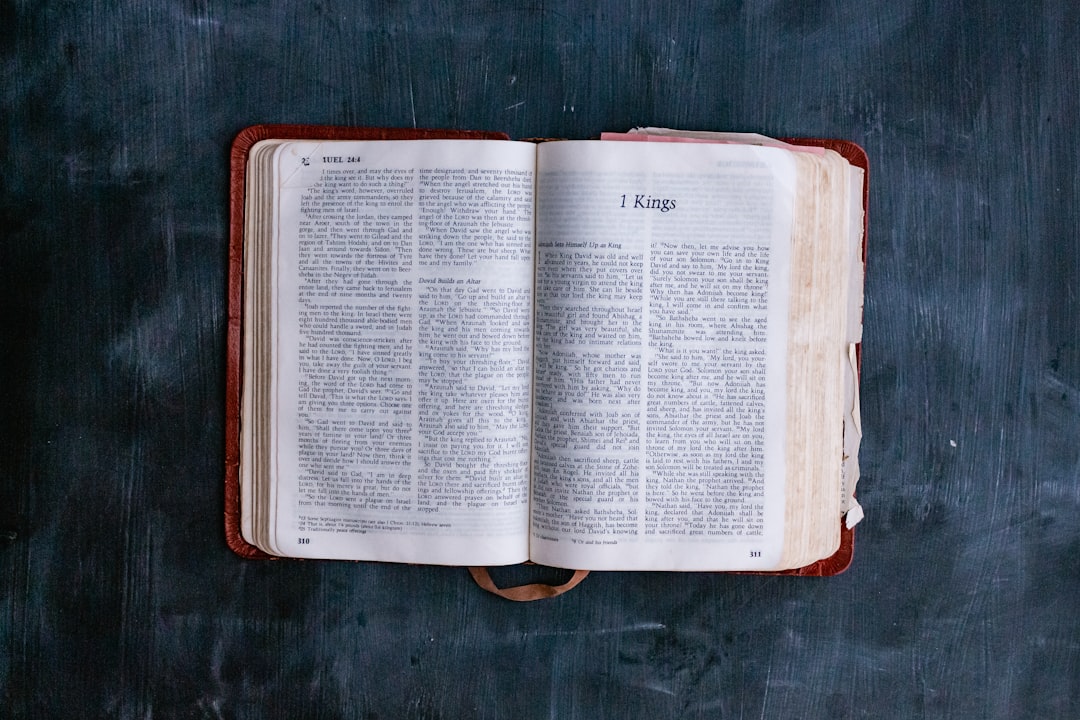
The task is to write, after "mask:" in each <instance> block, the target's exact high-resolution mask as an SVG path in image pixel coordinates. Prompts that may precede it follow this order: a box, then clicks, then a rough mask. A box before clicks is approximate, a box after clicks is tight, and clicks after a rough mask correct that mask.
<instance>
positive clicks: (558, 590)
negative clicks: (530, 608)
mask: <svg viewBox="0 0 1080 720" xmlns="http://www.w3.org/2000/svg"><path fill="white" fill-rule="evenodd" d="M469 574H470V575H472V578H473V580H475V581H476V584H477V585H479V586H480V587H482V588H484V589H485V590H487V591H488V592H489V593H492V594H494V595H498V596H499V597H501V598H506V599H507V600H513V601H515V602H529V601H530V600H542V599H543V598H552V597H555V596H556V595H562V594H563V593H564V592H566V591H567V590H570V589H572V588H574V587H575V586H576V585H577V584H578V583H579V582H581V581H582V580H584V579H585V576H586V575H588V574H589V571H588V570H575V571H574V576H573V577H571V578H570V579H569V580H567V581H566V582H565V583H563V584H562V585H545V584H544V583H529V584H528V585H516V586H514V587H508V588H500V587H498V586H496V585H495V581H494V580H492V579H491V574H490V573H488V569H487V568H486V567H470V568H469Z"/></svg>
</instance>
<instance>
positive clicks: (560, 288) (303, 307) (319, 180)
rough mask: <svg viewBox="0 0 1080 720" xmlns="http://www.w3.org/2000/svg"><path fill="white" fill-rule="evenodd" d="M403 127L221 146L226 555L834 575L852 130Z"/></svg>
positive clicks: (860, 156)
mask: <svg viewBox="0 0 1080 720" xmlns="http://www.w3.org/2000/svg"><path fill="white" fill-rule="evenodd" d="M410 134H412V133H410V132H409V131H396V132H395V131H379V130H374V131H373V130H357V129H354V130H345V129H336V128H311V127H307V128H305V127H296V126H257V127H254V128H249V129H248V130H246V131H245V132H244V133H241V135H240V136H239V137H238V138H237V140H236V142H235V143H234V148H233V198H232V201H233V215H232V231H233V238H232V248H231V272H230V276H231V281H230V343H229V345H230V361H229V378H228V393H229V403H230V408H229V425H228V428H227V429H228V433H229V438H228V447H227V456H228V457H227V462H228V467H227V474H226V524H227V533H228V537H229V542H230V545H231V546H232V547H233V549H234V550H236V551H237V552H238V553H240V554H242V555H245V556H260V555H262V553H266V554H269V555H276V556H289V557H307V558H338V559H353V560H377V561H389V562H407V563H430V564H448V565H503V564H513V563H520V562H523V561H526V560H532V561H535V562H538V563H542V564H546V565H551V566H556V567H566V568H579V569H592V570H605V569H616V570H744V571H780V570H795V569H798V568H803V569H804V572H805V573H807V574H830V573H833V572H837V571H839V570H842V569H843V568H844V567H846V566H847V564H848V562H849V561H850V556H851V532H850V525H852V524H854V522H856V521H857V518H858V517H861V510H860V509H859V508H858V506H857V504H855V501H854V498H853V488H854V483H855V481H856V479H857V477H858V466H857V450H858V438H859V435H860V432H861V431H860V428H859V420H858V368H857V360H856V346H857V343H858V342H859V340H860V333H861V313H862V272H863V249H862V248H863V234H864V227H865V225H864V207H865V197H866V185H865V175H864V170H865V167H866V158H865V154H864V153H863V152H862V151H861V149H859V148H858V147H857V146H855V145H854V144H852V143H845V142H836V141H805V142H807V143H808V144H807V145H806V146H799V145H792V144H786V143H781V142H777V141H771V140H768V139H766V138H761V137H760V136H731V135H725V134H713V133H676V132H673V131H661V130H652V129H647V130H639V131H635V132H634V133H631V134H627V135H613V136H608V135H605V136H604V139H601V140H598V141H597V140H591V141H557V142H541V143H534V142H512V141H508V140H505V139H481V137H482V136H481V135H480V134H477V133H442V134H443V135H450V136H454V139H432V138H434V137H436V136H438V135H440V133H424V134H421V135H420V136H421V137H424V138H427V139H416V140H407V139H400V138H401V137H403V136H407V135H410ZM459 136H464V137H465V139H461V137H459ZM343 137H344V138H365V137H367V138H386V139H340V138H343ZM495 137H499V136H495ZM335 138H337V139H335ZM628 140H634V141H635V142H628ZM792 142H796V143H797V142H800V141H792ZM828 147H836V148H837V149H839V150H840V152H835V151H833V150H831V149H827V148H828ZM845 514H846V522H845ZM807 568H809V570H807Z"/></svg>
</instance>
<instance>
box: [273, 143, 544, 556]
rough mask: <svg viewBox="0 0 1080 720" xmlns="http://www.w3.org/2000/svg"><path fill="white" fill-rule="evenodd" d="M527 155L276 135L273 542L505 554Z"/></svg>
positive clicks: (523, 309) (517, 432)
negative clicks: (280, 142) (288, 139)
mask: <svg viewBox="0 0 1080 720" xmlns="http://www.w3.org/2000/svg"><path fill="white" fill-rule="evenodd" d="M534 157H535V149H534V146H533V145H531V144H527V143H509V142H483V141H417V142H337V143H311V142H293V143H289V144H287V145H284V146H282V148H281V149H280V150H279V154H278V170H277V176H278V177H279V178H283V180H282V182H281V186H280V203H279V207H280V208H281V210H280V215H279V228H278V232H277V234H276V237H277V240H278V242H277V247H276V258H275V267H276V268H277V274H276V276H275V292H276V298H277V305H276V307H275V313H276V319H275V326H276V327H277V344H276V347H275V352H276V353H277V358H278V362H277V363H276V376H275V380H274V387H275V389H276V392H275V398H274V410H275V412H274V417H275V419H276V423H275V426H274V434H275V438H276V442H275V447H276V449H277V451H276V457H275V465H276V466H275V475H274V483H273V485H275V486H276V487H277V498H276V503H275V506H274V507H273V508H272V511H271V512H272V513H273V517H272V540H273V542H274V544H275V545H276V547H277V548H278V549H279V550H280V552H281V553H282V554H287V555H290V556H298V557H322V558H348V559H368V560H384V561H393V562H414V563H434V564H451V565H462V564H506V563H513V562H521V561H522V560H524V559H525V557H526V537H527V529H526V528H527V508H528V505H527V502H528V493H527V487H528V456H529V425H530V375H531V335H532V328H531V313H532V274H533V263H532V224H533V197H532V195H533V172H534Z"/></svg>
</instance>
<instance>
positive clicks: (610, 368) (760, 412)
mask: <svg viewBox="0 0 1080 720" xmlns="http://www.w3.org/2000/svg"><path fill="white" fill-rule="evenodd" d="M537 168H538V182H537V281H536V293H537V311H536V321H535V322H536V360H535V362H536V371H535V386H534V413H535V422H534V437H533V445H534V454H533V488H532V503H533V505H532V532H531V547H530V555H531V557H532V559H533V560H535V561H537V562H542V563H545V564H549V565H555V566H562V567H573V568H584V569H595V570H606V569H611V570H647V569H654V570H719V569H723V570H768V569H772V568H774V567H775V566H776V565H777V563H778V561H779V558H780V554H781V548H782V544H783V537H784V529H783V526H782V525H783V518H784V485H785V482H784V479H785V468H784V456H785V437H784V433H785V412H786V410H785V408H786V396H785V385H786V374H785V363H786V344H787V318H788V300H787V299H788V287H789V275H790V268H789V262H790V261H789V257H790V242H791V233H792V207H793V198H794V185H795V165H794V163H793V161H792V160H791V157H790V155H789V153H788V152H787V151H784V150H778V149H772V148H762V147H748V146H739V145H707V144H690V145H683V144H674V143H629V142H554V143H546V144H544V145H542V146H541V147H540V149H539V154H538V163H537Z"/></svg>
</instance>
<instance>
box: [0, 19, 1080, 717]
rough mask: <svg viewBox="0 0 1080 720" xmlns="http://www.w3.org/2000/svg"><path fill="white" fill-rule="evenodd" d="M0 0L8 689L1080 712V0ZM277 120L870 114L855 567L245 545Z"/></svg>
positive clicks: (299, 705) (371, 710)
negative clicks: (242, 473)
mask: <svg viewBox="0 0 1080 720" xmlns="http://www.w3.org/2000/svg"><path fill="white" fill-rule="evenodd" d="M999 5H1002V4H1001V3H992V2H984V3H964V4H961V3H957V2H940V3H931V2H914V1H909V0H893V1H891V2H877V3H866V2H801V3H782V2H774V3H767V2H765V3H757V2H754V3H717V4H712V5H710V4H707V3H697V4H695V6H694V7H693V9H692V10H690V9H688V8H685V7H684V8H676V7H670V6H669V4H667V3H642V2H631V3H625V2H615V1H612V2H604V3H600V4H598V5H596V6H595V7H594V6H591V4H589V3H576V2H542V3H537V4H533V5H519V4H515V3H505V2H477V3H470V4H462V5H460V6H456V5H453V4H450V3H445V2H434V3H426V2H412V3H391V2H382V3H378V2H368V3H353V2H345V1H344V0H341V1H338V0H326V1H324V2H292V3H280V4H278V5H276V6H274V7H263V6H260V5H258V4H256V3H239V2H237V3H231V4H227V3H224V2H217V1H211V0H206V1H204V2H197V1H190V2H178V1H172V2H169V1H166V0H148V1H145V2H134V1H132V2H79V3H59V2H57V3H36V2H20V1H12V0H8V1H6V2H2V3H0V63H2V65H0V67H2V69H3V70H2V74H0V76H2V77H3V82H2V83H0V97H2V106H0V160H2V162H3V172H2V173H0V233H2V235H0V237H2V244H0V287H2V288H3V290H2V291H0V301H2V303H3V308H2V312H0V322H2V323H3V328H2V338H3V340H2V341H0V367H2V368H3V376H2V377H3V390H2V401H0V408H2V410H0V421H2V427H0V450H2V451H0V478H2V480H0V531H2V532H0V706H3V707H4V708H6V709H5V711H4V712H3V713H0V714H3V715H4V716H5V717H16V718H21V717H78V716H86V717H115V718H144V717H151V716H152V717H155V718H170V717H211V718H213V717H230V718H300V717H322V718H337V717H349V718H368V719H373V718H383V719H388V718H458V717H478V718H485V717H490V718H501V717H506V718H533V717H536V718H539V717H545V718H546V717H559V718H589V719H594V718H620V719H621V718H637V717H640V718H697V717H700V718H763V717H764V718H795V717H805V718H818V717H834V718H846V717H869V718H873V717H884V716H889V717H920V718H921V717H925V718H946V717H986V718H1019V717H1070V716H1071V717H1075V716H1078V715H1080V614H1078V613H1077V608H1078V604H1080V600H1078V598H1080V335H1078V329H1080V209H1078V205H1080V203H1078V201H1080V179H1078V178H1080V174H1078V173H1077V168H1078V158H1080V152H1078V151H1080V132H1078V129H1080V125H1078V122H1077V119H1076V118H1077V117H1078V116H1080V100H1078V95H1077V93H1076V79H1077V77H1080V6H1078V5H1076V4H1075V3H1072V2H1066V1H1064V0H1062V2H1044V3H1033V4H1028V3H1015V4H1013V5H1014V6H1013V7H998V6H999ZM256 122H311V123H328V124H366V125H391V126H414V125H415V126H421V127H422V126H429V127H459V128H476V129H488V130H505V131H506V132H509V133H510V134H511V135H513V136H515V137H531V136H565V137H575V138H577V137H588V136H592V135H595V134H597V133H599V132H600V131H602V130H622V129H625V128H627V127H630V126H633V125H637V124H653V125H665V126H671V127H683V128H705V129H732V130H749V131H759V132H765V133H770V134H777V135H791V136H799V135H803V136H824V137H841V138H847V139H851V140H855V141H857V142H859V143H860V144H862V145H863V146H864V147H865V148H866V150H867V152H868V153H869V156H870V162H871V166H872V178H873V179H872V184H871V192H870V196H871V236H870V276H869V281H868V285H867V302H866V324H867V329H866V338H865V345H864V355H863V371H864V380H863V419H864V426H865V429H866V437H865V439H864V444H863V454H862V462H863V472H864V478H863V483H862V486H861V494H860V497H861V500H862V503H863V505H864V507H865V508H866V510H867V519H866V521H865V524H864V525H863V526H862V527H860V529H859V532H858V534H857V541H856V558H855V564H854V566H853V567H852V569H851V570H850V571H849V572H848V573H846V574H845V575H842V576H840V577H838V578H833V579H826V580H808V579H789V578H770V577H728V576H716V575H686V576H679V575H669V574H660V575H654V574H618V573H612V574H596V575H593V576H591V577H590V578H588V579H587V580H586V581H585V583H584V584H583V585H582V586H580V587H579V588H578V589H576V590H574V591H573V592H571V593H570V594H568V595H566V596H564V597H562V598H559V599H557V600H553V601H548V602H543V603H536V604H531V605H524V606H519V605H514V604H510V603H506V602H503V601H500V600H498V599H496V598H494V597H490V596H488V595H486V594H485V593H483V592H482V591H480V590H479V589H478V588H477V587H475V586H474V585H473V584H472V582H471V580H470V579H469V578H468V576H467V574H466V573H465V571H464V570H458V569H445V568H428V567H400V566H380V565H374V564H349V563H299V562H245V561H242V560H239V559H238V558H235V557H234V556H233V555H231V553H230V552H229V551H228V550H227V549H226V548H225V545H224V540H223V531H222V523H221V511H222V489H221V469H222V427H223V419H222V409H223V403H224V397H223V393H224V389H223V377H224V332H225V327H224V320H225V318H224V297H225V257H226V256H225V253H226V230H227V226H226V220H227V218H226V213H227V198H226V179H227V175H226V171H227V166H226V165H227V151H228V145H229V142H230V141H231V139H232V137H233V135H234V134H235V133H236V132H237V131H238V130H240V129H241V128H242V127H244V126H246V125H249V124H253V123H256Z"/></svg>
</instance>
